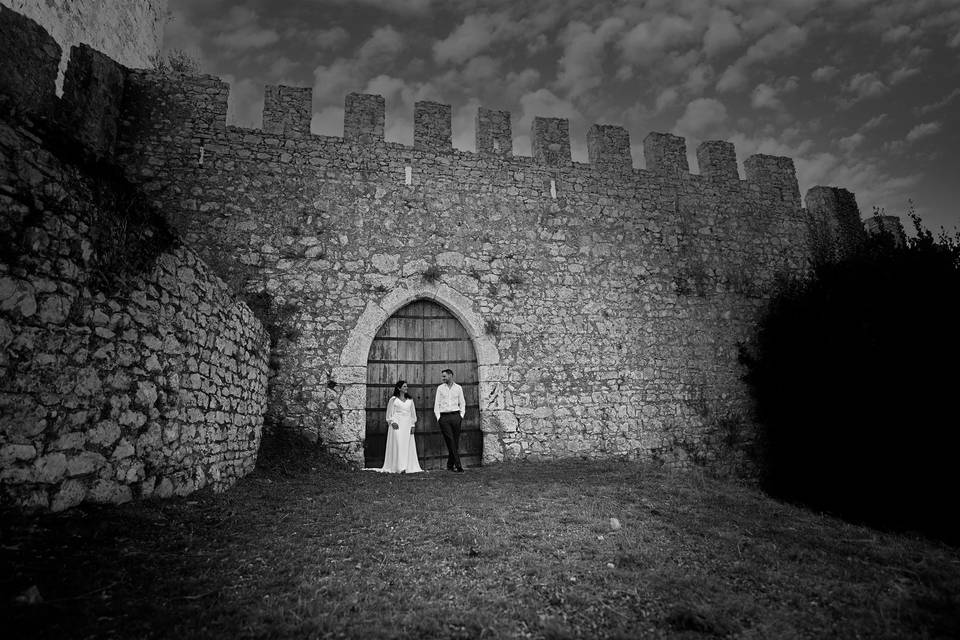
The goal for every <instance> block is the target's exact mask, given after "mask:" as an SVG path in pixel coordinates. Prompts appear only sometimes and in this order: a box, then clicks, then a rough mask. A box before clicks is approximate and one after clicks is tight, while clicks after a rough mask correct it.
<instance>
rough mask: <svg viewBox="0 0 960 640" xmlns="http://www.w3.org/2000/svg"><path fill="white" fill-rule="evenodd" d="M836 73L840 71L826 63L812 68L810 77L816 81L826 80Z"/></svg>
mask: <svg viewBox="0 0 960 640" xmlns="http://www.w3.org/2000/svg"><path fill="white" fill-rule="evenodd" d="M838 73H840V70H839V69H837V68H836V67H834V66H831V65H826V66H823V67H818V68H816V69H814V71H813V73H811V74H810V77H811V78H813V79H814V80H816V81H817V82H828V81H829V80H832V79H833V78H834V77H836V75H837V74H838Z"/></svg>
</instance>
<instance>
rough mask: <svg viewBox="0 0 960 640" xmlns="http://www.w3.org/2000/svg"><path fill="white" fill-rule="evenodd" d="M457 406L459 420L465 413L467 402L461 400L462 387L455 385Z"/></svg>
mask: <svg viewBox="0 0 960 640" xmlns="http://www.w3.org/2000/svg"><path fill="white" fill-rule="evenodd" d="M457 395H458V396H459V397H458V398H457V405H458V406H459V407H460V419H461V420H462V419H463V416H464V414H466V413H467V401H466V400H465V399H464V398H463V387H461V386H460V385H457Z"/></svg>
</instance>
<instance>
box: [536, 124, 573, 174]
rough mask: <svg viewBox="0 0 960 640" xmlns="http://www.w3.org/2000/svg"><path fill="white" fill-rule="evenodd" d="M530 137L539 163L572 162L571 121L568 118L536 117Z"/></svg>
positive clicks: (552, 165)
mask: <svg viewBox="0 0 960 640" xmlns="http://www.w3.org/2000/svg"><path fill="white" fill-rule="evenodd" d="M530 139H531V141H532V147H533V158H534V160H535V161H536V162H537V163H539V164H543V165H546V166H548V167H559V166H566V165H569V164H570V162H571V156H570V121H569V120H567V119H566V118H540V117H537V118H534V119H533V126H532V131H531V132H530Z"/></svg>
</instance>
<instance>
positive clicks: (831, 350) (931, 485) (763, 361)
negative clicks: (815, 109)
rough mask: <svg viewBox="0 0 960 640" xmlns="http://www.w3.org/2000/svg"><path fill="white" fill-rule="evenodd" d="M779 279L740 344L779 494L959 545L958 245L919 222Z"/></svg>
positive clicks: (770, 477) (769, 480) (769, 482)
mask: <svg viewBox="0 0 960 640" xmlns="http://www.w3.org/2000/svg"><path fill="white" fill-rule="evenodd" d="M913 217H914V222H915V224H916V226H917V236H916V237H915V238H913V239H911V240H910V242H909V243H908V244H907V246H905V247H899V248H898V247H895V246H894V245H893V243H892V242H890V239H889V238H888V237H884V236H880V237H874V238H872V239H870V240H869V241H868V242H867V244H866V245H864V246H863V247H862V248H861V249H860V250H859V251H858V252H857V253H856V254H855V255H851V256H849V257H848V258H846V259H844V260H843V261H841V262H838V263H833V264H823V265H820V266H818V267H816V268H815V270H814V273H813V276H812V277H811V278H810V279H808V280H806V281H803V282H789V283H784V284H783V287H782V289H781V292H780V294H779V295H778V296H777V297H776V298H775V299H774V300H773V301H772V302H771V304H770V307H769V310H768V312H767V314H766V316H765V317H764V318H763V320H762V321H761V323H760V328H759V333H758V336H757V339H756V341H755V342H754V343H753V344H751V345H750V347H749V348H744V349H743V350H742V353H741V356H742V360H743V362H744V363H745V364H746V365H747V371H748V374H747V378H746V379H747V382H748V383H749V384H750V386H751V388H752V391H753V394H754V397H755V400H756V405H757V411H758V415H759V418H760V420H761V423H762V428H763V432H762V436H763V437H762V442H763V451H764V459H765V464H766V470H765V484H766V487H767V489H768V490H769V491H771V492H772V493H774V494H775V495H777V496H780V497H782V498H786V499H789V500H793V501H799V502H802V503H805V504H807V505H809V506H811V507H814V508H819V509H824V510H827V511H831V512H834V513H837V514H838V515H841V516H844V517H847V518H850V519H854V520H859V521H864V522H867V523H870V524H874V525H877V526H881V527H889V528H895V529H901V530H917V531H922V532H925V533H928V534H932V535H935V536H939V537H944V538H946V539H949V540H951V541H953V542H960V527H958V526H957V525H953V524H952V522H951V521H952V520H953V519H954V518H953V513H952V511H953V508H954V507H953V505H955V504H956V503H957V494H958V492H957V489H956V487H957V486H960V473H958V468H960V467H958V466H957V464H956V462H955V457H956V456H957V455H958V454H960V451H958V448H957V444H958V443H960V438H958V436H957V432H958V430H960V418H958V405H957V395H958V392H960V373H958V367H960V243H958V240H957V238H951V237H948V236H946V235H944V234H941V236H940V237H939V238H938V239H934V238H933V237H932V235H931V234H930V233H929V232H928V231H925V230H924V229H922V228H921V227H920V226H919V224H918V222H917V220H916V218H915V216H913Z"/></svg>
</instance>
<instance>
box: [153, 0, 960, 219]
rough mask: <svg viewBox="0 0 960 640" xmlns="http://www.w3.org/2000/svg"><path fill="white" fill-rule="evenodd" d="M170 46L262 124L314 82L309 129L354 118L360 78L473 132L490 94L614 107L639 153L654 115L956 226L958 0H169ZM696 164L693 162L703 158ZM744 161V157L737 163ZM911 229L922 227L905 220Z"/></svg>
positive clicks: (524, 117) (403, 111)
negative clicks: (285, 94)
mask: <svg viewBox="0 0 960 640" xmlns="http://www.w3.org/2000/svg"><path fill="white" fill-rule="evenodd" d="M170 9H171V19H170V22H169V23H168V25H167V33H166V41H165V46H166V48H167V49H168V50H169V49H181V50H184V51H186V52H188V53H190V54H192V55H193V56H195V57H196V58H197V59H198V60H199V62H200V66H201V70H202V71H204V72H207V73H212V74H215V75H219V76H221V77H222V78H224V79H225V80H227V81H228V82H230V83H231V85H232V91H231V104H230V116H229V119H230V122H231V123H233V124H237V125H241V126H248V127H259V126H260V122H261V115H260V111H261V109H262V106H263V85H265V84H288V85H294V86H312V87H313V96H314V118H313V131H314V132H315V133H320V134H326V135H337V136H339V135H341V134H342V131H343V124H342V118H343V100H344V96H345V95H346V94H347V93H349V92H351V91H361V92H366V93H378V94H381V95H383V96H384V97H385V98H386V102H387V122H386V126H387V133H386V135H387V139H388V140H395V141H398V142H404V143H407V144H409V143H411V142H412V138H413V125H412V118H413V103H414V102H416V101H417V100H434V101H438V102H444V103H447V104H451V105H453V118H454V121H453V133H454V145H455V146H456V147H458V148H460V149H464V150H473V149H474V117H475V115H476V108H477V106H478V105H483V106H486V107H491V108H496V109H506V110H509V111H510V112H511V113H512V114H513V131H514V153H516V154H519V155H529V154H530V139H529V131H530V123H531V122H532V119H533V117H534V116H538V115H540V116H557V117H566V118H569V119H570V129H571V137H572V144H573V155H574V159H575V160H579V161H584V162H585V161H586V132H587V129H588V128H589V126H590V125H591V124H593V123H606V124H619V125H622V126H624V127H626V128H627V129H628V131H629V132H630V136H631V140H632V142H633V147H634V148H633V156H634V164H635V165H636V166H638V167H642V166H643V154H642V147H641V141H642V140H643V138H644V137H645V136H646V134H647V133H648V132H650V131H669V132H673V133H677V134H680V135H683V136H686V138H687V148H688V151H689V152H690V153H691V154H692V152H693V150H694V149H695V148H696V145H697V144H698V143H699V142H700V141H701V140H705V139H724V140H730V141H732V142H734V143H735V145H736V148H737V155H738V157H739V158H740V160H741V162H742V160H743V158H745V157H746V156H747V155H749V154H751V153H758V152H759V153H769V154H775V155H787V156H791V157H793V158H794V160H795V162H796V165H797V170H798V176H799V180H800V188H801V191H802V192H806V189H808V188H809V187H811V186H814V185H818V184H826V185H834V186H843V187H846V188H848V189H850V190H852V191H854V192H855V193H856V194H857V199H858V201H859V203H860V208H861V212H862V213H863V214H864V215H868V214H870V213H871V212H872V210H873V207H874V206H879V207H883V208H884V209H885V210H886V212H887V213H888V214H896V215H901V216H903V218H904V222H905V223H908V220H906V216H904V215H903V214H904V213H905V211H906V208H907V200H908V199H912V200H913V202H914V203H915V205H916V208H917V211H918V212H919V213H920V214H921V215H922V216H923V218H924V220H925V222H926V224H927V226H929V227H931V228H932V229H934V230H937V229H938V228H939V227H940V226H941V225H943V226H946V227H947V228H948V229H952V228H955V227H960V203H958V201H960V161H958V159H957V153H958V150H960V0H716V1H713V2H707V1H701V0H650V1H645V2H640V1H633V2H631V1H627V0H526V1H524V0H490V1H487V2H482V1H477V0H284V1H283V2H277V1H276V0H170ZM695 167H696V163H695V161H693V160H692V159H691V168H693V169H694V170H696V169H695ZM741 175H743V174H742V167H741ZM908 228H909V226H908Z"/></svg>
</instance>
